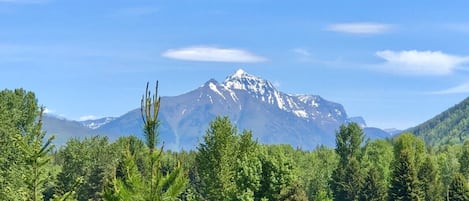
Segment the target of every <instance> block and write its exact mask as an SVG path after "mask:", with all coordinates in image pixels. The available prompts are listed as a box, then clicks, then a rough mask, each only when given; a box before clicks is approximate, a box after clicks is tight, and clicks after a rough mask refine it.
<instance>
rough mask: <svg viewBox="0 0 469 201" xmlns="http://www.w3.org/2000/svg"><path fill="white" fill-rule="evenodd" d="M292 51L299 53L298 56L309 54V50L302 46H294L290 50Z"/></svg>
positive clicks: (307, 55)
mask: <svg viewBox="0 0 469 201" xmlns="http://www.w3.org/2000/svg"><path fill="white" fill-rule="evenodd" d="M292 51H293V52H294V53H296V54H298V55H300V56H304V57H309V56H311V52H310V51H308V50H307V49H303V48H295V49H293V50H292Z"/></svg>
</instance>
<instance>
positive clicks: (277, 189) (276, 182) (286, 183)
mask: <svg viewBox="0 0 469 201" xmlns="http://www.w3.org/2000/svg"><path fill="white" fill-rule="evenodd" d="M288 148H291V147H290V146H288ZM288 148H287V147H285V146H282V145H271V146H263V150H262V154H261V156H260V161H261V164H262V172H261V181H260V184H261V186H260V188H259V191H258V192H256V193H255V197H256V200H258V199H263V198H264V199H267V200H278V199H280V196H281V193H282V190H284V189H286V188H289V187H291V186H292V185H295V180H296V178H295V174H294V171H295V167H294V162H293V160H292V158H291V157H286V154H285V153H286V150H288Z"/></svg>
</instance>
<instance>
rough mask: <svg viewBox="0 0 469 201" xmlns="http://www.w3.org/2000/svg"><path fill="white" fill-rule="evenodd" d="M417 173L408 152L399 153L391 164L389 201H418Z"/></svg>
mask: <svg viewBox="0 0 469 201" xmlns="http://www.w3.org/2000/svg"><path fill="white" fill-rule="evenodd" d="M418 187H419V186H418V180H417V172H416V169H415V167H414V163H413V161H412V153H411V152H410V151H409V150H406V149H405V150H401V151H399V155H398V157H397V158H396V159H395V161H394V162H393V172H392V179H391V187H390V188H389V193H388V196H389V200H390V201H399V200H402V201H410V200H419V199H420V198H419V194H420V193H419V190H418Z"/></svg>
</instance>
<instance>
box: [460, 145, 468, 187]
mask: <svg viewBox="0 0 469 201" xmlns="http://www.w3.org/2000/svg"><path fill="white" fill-rule="evenodd" d="M459 164H460V172H461V174H462V175H464V176H465V177H466V178H468V179H469V140H466V142H464V145H463V147H462V151H461V154H460V156H459Z"/></svg>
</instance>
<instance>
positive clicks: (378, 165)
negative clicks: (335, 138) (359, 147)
mask: <svg viewBox="0 0 469 201" xmlns="http://www.w3.org/2000/svg"><path fill="white" fill-rule="evenodd" d="M363 152H364V153H363V158H362V162H361V164H362V168H364V169H372V168H373V169H376V171H378V172H379V173H380V175H381V176H380V180H382V182H383V183H384V185H385V186H388V184H389V181H390V179H391V167H390V166H391V162H392V160H393V158H394V153H393V147H392V145H391V144H390V143H389V142H388V141H386V140H381V139H378V140H373V141H367V143H366V144H365V147H364V149H363Z"/></svg>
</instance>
